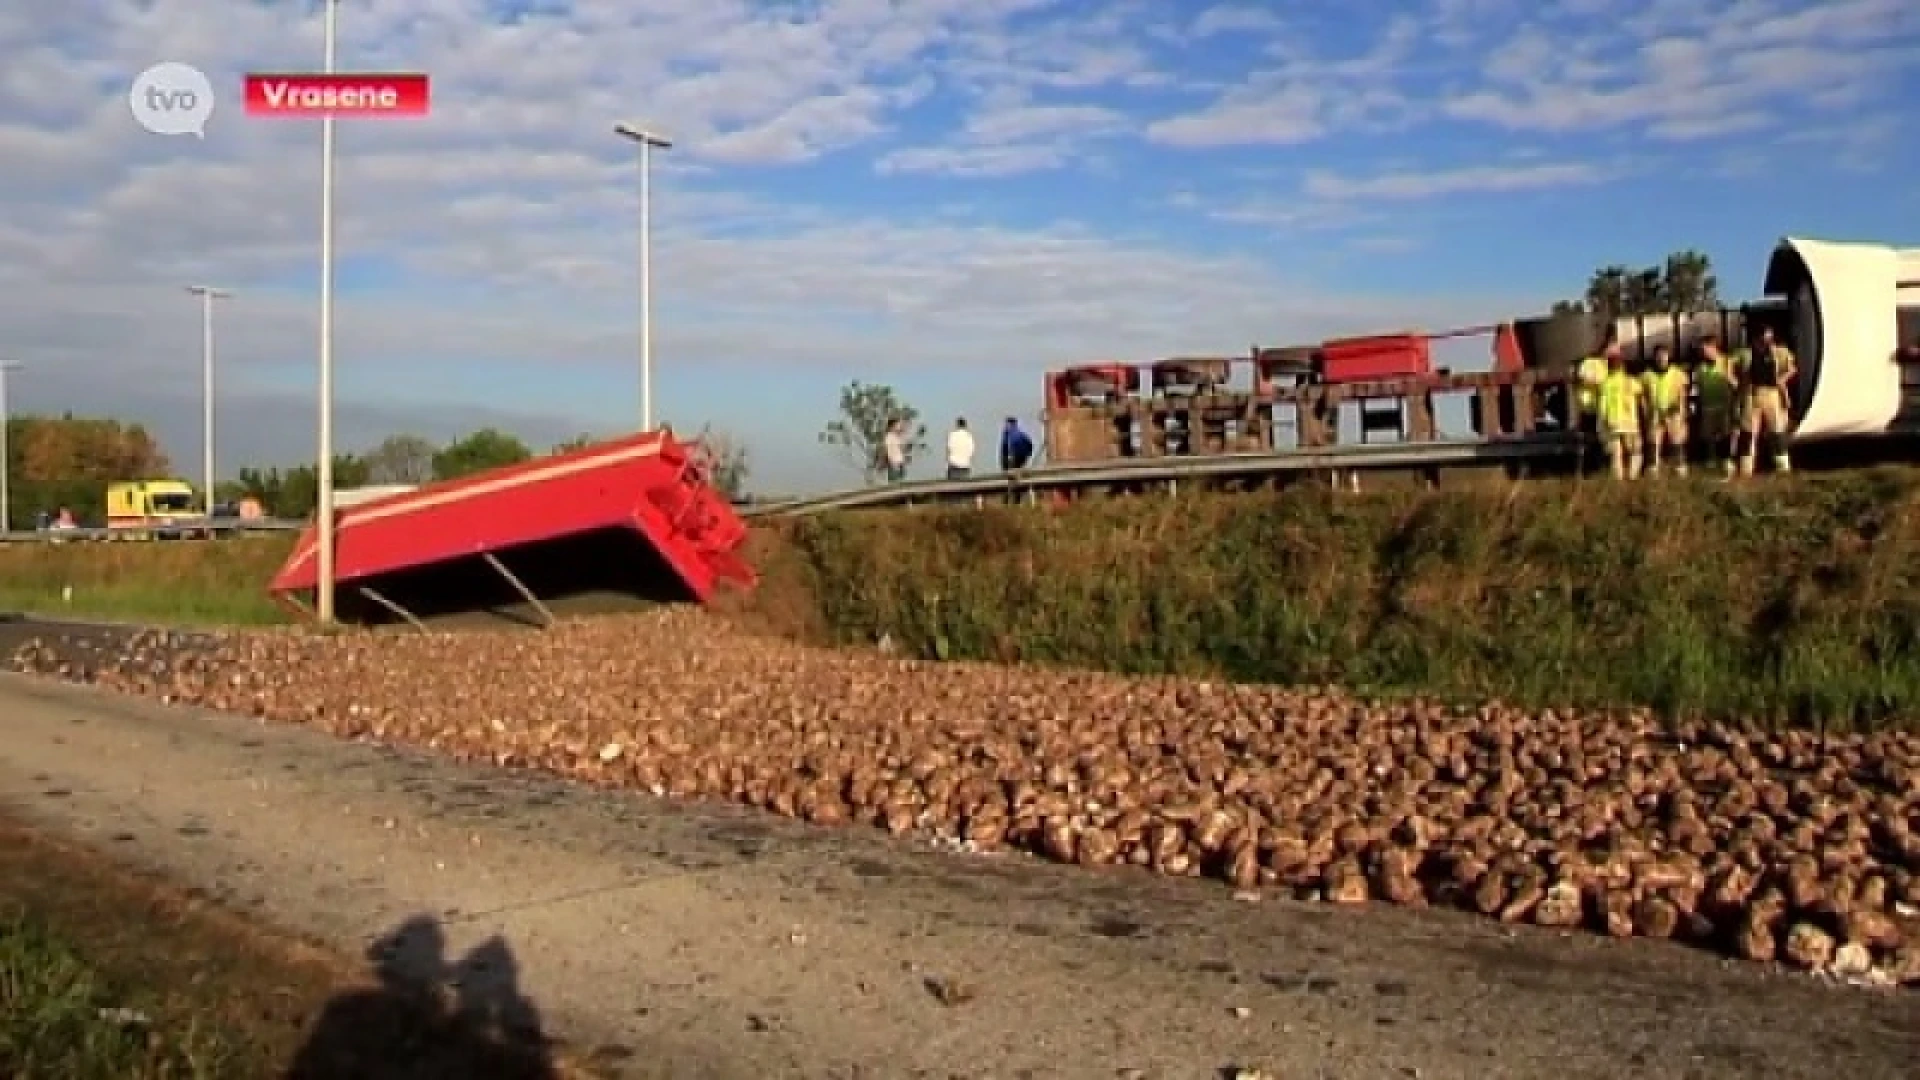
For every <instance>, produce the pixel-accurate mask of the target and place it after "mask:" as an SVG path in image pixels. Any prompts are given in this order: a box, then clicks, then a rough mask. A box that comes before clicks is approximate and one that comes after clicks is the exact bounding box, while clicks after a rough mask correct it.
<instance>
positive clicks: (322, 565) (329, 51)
mask: <svg viewBox="0 0 1920 1080" xmlns="http://www.w3.org/2000/svg"><path fill="white" fill-rule="evenodd" d="M322 2H323V3H324V4H325V5H326V20H325V25H326V30H325V33H326V62H325V70H326V73H327V74H329V75H331V74H333V73H334V65H335V52H336V48H337V43H336V38H337V37H338V32H339V25H338V24H339V19H338V16H339V7H340V4H339V0H322ZM333 143H334V132H333V113H331V112H328V113H327V114H326V115H324V116H322V117H321V118H320V395H319V396H320V438H319V444H320V445H319V450H318V453H319V460H318V461H316V462H314V471H315V473H316V479H317V480H318V481H319V483H318V484H317V485H315V486H316V487H317V488H318V489H319V490H318V495H319V503H320V504H319V506H317V507H315V509H314V515H315V522H314V524H315V529H314V532H315V536H316V542H317V543H318V545H319V565H318V566H317V567H316V571H317V572H316V574H315V582H314V586H315V587H314V616H315V618H317V619H318V620H319V621H320V623H321V624H322V625H325V624H328V623H331V622H333V621H334V612H333V574H334V566H333V531H334V530H333V526H334V518H333V180H334V175H333V156H334V154H333V151H334V146H333Z"/></svg>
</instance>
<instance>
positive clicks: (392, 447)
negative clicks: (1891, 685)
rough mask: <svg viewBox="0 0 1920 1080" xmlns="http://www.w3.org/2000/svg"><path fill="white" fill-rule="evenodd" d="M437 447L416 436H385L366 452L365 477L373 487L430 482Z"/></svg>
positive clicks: (429, 441)
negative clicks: (373, 484) (368, 478)
mask: <svg viewBox="0 0 1920 1080" xmlns="http://www.w3.org/2000/svg"><path fill="white" fill-rule="evenodd" d="M439 449H440V448H439V447H437V446H435V445H433V442H432V441H431V440H429V439H425V438H422V437H421V436H419V435H389V436H387V437H386V438H385V439H382V440H381V441H380V445H379V446H376V447H374V448H373V449H371V450H369V451H367V453H366V455H365V457H366V462H367V475H368V476H369V477H370V478H371V479H370V481H369V482H370V483H375V484H424V483H426V482H428V481H429V480H432V479H433V455H434V454H436V453H438V452H439Z"/></svg>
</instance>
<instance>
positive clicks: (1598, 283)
mask: <svg viewBox="0 0 1920 1080" xmlns="http://www.w3.org/2000/svg"><path fill="white" fill-rule="evenodd" d="M1632 277H1633V271H1631V270H1629V269H1627V268H1626V267H1624V266H1603V267H1601V268H1600V269H1598V270H1595V271H1594V272H1593V276H1592V277H1590V278H1588V279H1587V293H1586V303H1587V310H1588V311H1590V312H1592V313H1593V317H1594V320H1595V321H1596V322H1599V323H1601V324H1603V325H1604V324H1606V323H1611V322H1613V321H1614V320H1615V319H1618V318H1620V317H1621V316H1622V315H1625V314H1627V313H1628V310H1627V290H1628V285H1627V283H1628V281H1630V280H1631V279H1632Z"/></svg>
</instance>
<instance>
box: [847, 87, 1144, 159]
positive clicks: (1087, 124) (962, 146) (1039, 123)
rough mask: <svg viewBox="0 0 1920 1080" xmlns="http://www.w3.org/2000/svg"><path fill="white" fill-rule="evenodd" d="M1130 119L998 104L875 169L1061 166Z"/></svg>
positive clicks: (1076, 108)
mask: <svg viewBox="0 0 1920 1080" xmlns="http://www.w3.org/2000/svg"><path fill="white" fill-rule="evenodd" d="M1128 123H1129V121H1128V119H1127V116H1126V114H1125V113H1123V112H1120V111H1119V110H1117V109H1109V108H1104V107H1100V106H1095V105H1033V104H1028V103H1025V102H1012V103H1006V104H1000V105H996V106H993V107H989V108H986V109H983V110H981V111H980V112H976V113H975V114H974V115H973V116H971V117H970V118H968V120H967V122H966V124H965V126H963V127H962V128H961V131H960V134H959V136H958V137H957V138H956V139H955V141H954V142H953V143H952V144H949V145H945V146H919V147H908V148H905V149H901V150H894V151H890V152H888V153H886V154H883V155H882V156H881V157H880V158H879V159H878V160H877V161H875V162H874V168H875V169H877V170H879V171H880V172H882V173H951V174H954V175H959V176H1011V175H1013V174H1015V173H1024V172H1039V171H1041V170H1046V169H1057V168H1061V167H1063V166H1065V165H1067V164H1068V163H1070V162H1072V161H1075V160H1077V159H1079V158H1081V157H1082V156H1083V155H1084V154H1085V152H1086V150H1085V148H1086V146H1087V144H1088V143H1090V142H1092V141H1094V140H1097V139H1102V138H1106V137H1108V136H1113V135H1118V134H1122V133H1124V132H1125V131H1126V130H1127V128H1128Z"/></svg>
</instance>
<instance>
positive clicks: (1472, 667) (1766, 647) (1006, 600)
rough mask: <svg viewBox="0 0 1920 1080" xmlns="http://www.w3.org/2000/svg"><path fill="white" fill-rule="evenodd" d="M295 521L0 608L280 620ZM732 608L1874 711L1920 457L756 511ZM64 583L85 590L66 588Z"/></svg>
mask: <svg viewBox="0 0 1920 1080" xmlns="http://www.w3.org/2000/svg"><path fill="white" fill-rule="evenodd" d="M289 545H290V541H289V540H288V539H287V538H274V539H258V540H245V541H227V542H221V543H211V544H206V543H202V544H97V545H68V546H61V547H49V546H45V545H34V546H23V547H20V548H16V549H0V607H15V608H22V609H26V610H32V611H41V612H60V611H67V612H71V613H74V614H85V615H90V616H97V617H109V618H121V619H146V620H157V621H166V622H195V623H229V624H248V623H264V622H276V621H281V619H282V616H281V613H280V612H279V611H278V609H276V608H275V607H274V606H273V605H272V604H271V603H270V602H269V601H268V600H267V599H266V597H265V594H264V585H265V583H266V582H267V580H268V579H269V578H270V577H271V576H272V574H273V572H274V571H275V570H276V569H277V568H278V567H279V565H280V563H281V561H282V560H283V559H284V557H285V555H286V552H287V550H288V547H289ZM752 552H753V556H754V558H755V560H756V562H757V563H758V564H759V566H760V568H761V571H762V577H763V583H762V585H761V587H760V589H759V590H758V592H757V593H756V595H755V596H754V597H752V598H749V599H748V600H747V601H746V602H744V603H730V604H729V605H728V606H729V608H730V609H731V613H732V614H733V615H735V616H736V617H740V618H743V619H747V620H749V621H752V622H753V623H755V624H756V625H758V626H760V627H761V628H769V629H773V630H775V631H779V632H784V633H788V634H792V635H795V636H801V637H805V638H808V639H812V640H827V641H847V642H871V641H873V640H874V639H875V638H877V637H878V636H880V635H881V634H883V633H884V634H887V635H890V636H891V637H892V638H893V640H894V641H895V642H897V643H898V644H900V645H901V646H902V647H904V648H905V649H907V650H908V651H910V652H913V653H917V654H919V655H922V656H925V657H929V658H934V659H953V660H961V659H981V660H993V661H1000V662H1015V663H1038V664H1058V665H1069V666H1075V667H1089V668H1098V669H1105V670H1110V671H1117V672H1127V673H1142V674H1146V673H1173V674H1186V675H1198V676H1206V677H1217V678H1228V679H1236V680H1243V681H1258V682H1277V683H1290V684H1322V685H1324V684H1336V685H1341V686H1345V687H1349V688H1354V689H1359V690H1364V691H1367V692H1375V693H1404V692H1419V693H1428V694H1434V695H1438V696H1442V697H1448V698H1460V699H1481V700H1484V699H1488V698H1499V699H1504V700H1509V701H1514V702H1516V703H1526V704H1581V705H1651V706H1655V707H1658V708H1660V709H1663V710H1666V711H1668V712H1671V713H1675V714H1708V715H1719V716H1735V717H1740V718H1745V719H1752V720H1757V721H1761V722H1765V723H1773V724H1781V723H1790V724H1801V725H1817V726H1825V727H1833V728H1872V727H1879V726H1884V725H1886V724H1890V723H1899V724H1902V725H1906V724H1908V723H1909V722H1912V721H1915V720H1916V719H1920V471H1916V470H1911V469H1901V468H1884V469H1877V470H1863V471H1856V472H1847V473H1825V474H1819V475H1804V476H1797V477H1791V478H1767V479H1765V480H1763V481H1761V482H1757V483H1753V484H1745V485H1739V486H1734V487H1729V486H1727V485H1724V484H1721V483H1718V482H1716V481H1713V480H1710V479H1696V480H1694V481H1692V482H1674V481H1671V480H1661V481H1658V482H1643V483H1639V484H1633V485H1619V484H1614V483H1611V482H1608V481H1606V480H1605V479H1600V480H1586V481H1563V482H1559V481H1556V482H1549V481H1538V482H1533V483H1528V484H1524V485H1513V484H1499V483H1495V484H1491V485H1486V486H1484V487H1482V488H1478V489H1474V490H1464V491H1444V492H1425V491H1398V492H1374V493H1368V494H1363V495H1353V494H1340V493H1334V492H1330V491H1328V490H1326V489H1324V488H1320V487H1313V486H1302V487H1299V488H1295V489H1292V490H1289V491H1286V492H1281V493H1277V494H1274V493H1268V494H1259V495H1207V494H1192V495H1182V496H1180V497H1177V498H1168V497H1160V496H1154V497H1147V498H1135V499H1094V500H1088V501H1086V502H1082V503H1079V504H1076V505H1074V506H1072V507H1069V508H1065V509H1061V510H1048V509H1041V508H1036V507H1018V508H1009V507H995V508H989V509H986V510H974V509H952V510H917V511H903V512H894V513H854V514H842V515H828V516H823V517H819V518H808V519H801V520H798V521H791V522H785V523H780V524H778V525H776V526H772V527H768V528H759V529H756V530H755V537H754V544H753V549H752ZM68 585H71V586H72V587H73V602H72V604H71V605H67V604H65V603H63V602H62V600H61V596H62V590H63V589H64V588H65V587H66V586H68Z"/></svg>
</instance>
